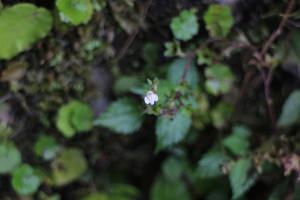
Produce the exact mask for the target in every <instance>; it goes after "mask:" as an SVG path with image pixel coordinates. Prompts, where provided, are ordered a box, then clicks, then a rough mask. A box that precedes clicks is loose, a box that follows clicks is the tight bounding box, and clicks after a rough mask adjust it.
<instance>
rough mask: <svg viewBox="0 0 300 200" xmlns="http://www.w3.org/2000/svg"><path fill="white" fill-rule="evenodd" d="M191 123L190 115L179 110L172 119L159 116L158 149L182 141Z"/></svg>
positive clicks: (157, 127)
mask: <svg viewBox="0 0 300 200" xmlns="http://www.w3.org/2000/svg"><path fill="white" fill-rule="evenodd" d="M191 123H192V120H191V118H190V116H189V115H188V114H186V113H184V112H182V111H179V112H177V113H176V115H175V116H174V117H173V118H172V119H170V118H167V117H164V116H162V117H159V118H158V120H157V122H156V141H157V146H156V149H157V151H159V150H161V149H164V148H166V147H169V146H172V145H174V144H176V143H178V142H180V141H182V140H183V139H184V138H185V136H186V135H187V133H188V131H189V129H190V126H191Z"/></svg>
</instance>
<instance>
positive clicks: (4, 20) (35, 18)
mask: <svg viewBox="0 0 300 200" xmlns="http://www.w3.org/2000/svg"><path fill="white" fill-rule="evenodd" d="M51 27H52V16H51V14H50V12H49V11H48V10H46V9H45V8H38V7H36V6H35V5H33V4H29V3H20V4H16V5H14V6H12V7H8V8H4V9H3V10H1V12H0V44H1V45H0V59H10V58H12V57H14V56H16V55H17V54H19V53H20V52H22V51H24V50H26V49H28V48H29V47H30V46H31V45H32V44H34V43H35V42H36V41H38V40H39V39H41V38H43V37H45V36H46V35H47V34H48V32H49V31H50V29H51Z"/></svg>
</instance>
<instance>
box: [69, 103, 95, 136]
mask: <svg viewBox="0 0 300 200" xmlns="http://www.w3.org/2000/svg"><path fill="white" fill-rule="evenodd" d="M75 105H76V106H75ZM73 106H74V108H73V113H72V117H71V123H72V125H73V126H74V127H75V129H76V131H78V132H85V131H89V130H91V129H92V128H93V117H94V113H93V111H92V109H91V108H90V106H89V105H87V104H85V103H81V102H73Z"/></svg>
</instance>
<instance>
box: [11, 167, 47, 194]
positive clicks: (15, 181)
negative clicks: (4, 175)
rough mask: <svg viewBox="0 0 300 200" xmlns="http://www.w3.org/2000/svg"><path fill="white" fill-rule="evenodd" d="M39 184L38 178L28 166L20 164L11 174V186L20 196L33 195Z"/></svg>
mask: <svg viewBox="0 0 300 200" xmlns="http://www.w3.org/2000/svg"><path fill="white" fill-rule="evenodd" d="M40 184H41V179H40V177H39V176H38V175H37V173H36V171H35V169H34V168H32V167H31V166H30V165H27V164H22V165H20V166H19V167H18V168H16V169H15V170H14V172H13V174H12V186H13V188H14V190H15V191H16V192H17V193H18V194H20V195H30V194H33V193H35V192H36V191H37V189H38V187H39V186H40Z"/></svg>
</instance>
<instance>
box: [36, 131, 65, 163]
mask: <svg viewBox="0 0 300 200" xmlns="http://www.w3.org/2000/svg"><path fill="white" fill-rule="evenodd" d="M34 151H35V153H36V155H38V156H41V157H43V159H45V160H52V159H53V158H54V157H55V156H56V154H57V153H58V151H59V146H58V144H57V142H56V140H55V138H54V137H52V136H48V135H40V136H39V138H38V140H37V142H36V143H35V145H34Z"/></svg>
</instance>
